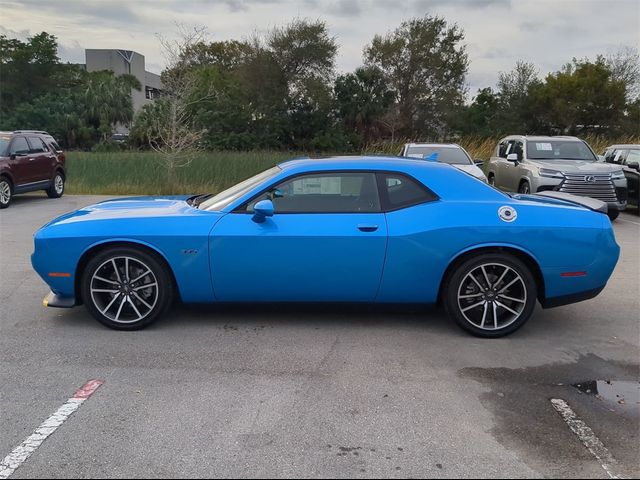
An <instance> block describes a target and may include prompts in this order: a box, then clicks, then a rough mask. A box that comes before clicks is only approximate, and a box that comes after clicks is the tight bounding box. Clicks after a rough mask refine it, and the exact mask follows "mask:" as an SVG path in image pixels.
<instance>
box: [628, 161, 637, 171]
mask: <svg viewBox="0 0 640 480" xmlns="http://www.w3.org/2000/svg"><path fill="white" fill-rule="evenodd" d="M627 167H629V168H633V169H634V170H638V171H639V172H640V163H638V162H629V163H627Z"/></svg>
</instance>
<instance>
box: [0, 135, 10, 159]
mask: <svg viewBox="0 0 640 480" xmlns="http://www.w3.org/2000/svg"><path fill="white" fill-rule="evenodd" d="M10 142H11V137H9V136H2V137H0V156H3V157H4V156H6V155H7V149H8V148H9V143H10Z"/></svg>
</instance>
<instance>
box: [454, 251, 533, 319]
mask: <svg viewBox="0 0 640 480" xmlns="http://www.w3.org/2000/svg"><path fill="white" fill-rule="evenodd" d="M526 304H527V287H526V284H525V282H524V280H523V279H522V277H521V276H520V275H519V274H518V272H516V271H515V270H514V269H513V268H511V267H509V266H507V265H504V264H501V263H486V264H482V265H480V266H478V267H475V268H474V269H473V270H471V271H470V272H469V273H467V275H465V276H464V278H463V279H462V282H460V287H459V288H458V308H459V309H460V312H461V314H462V315H463V317H464V318H465V320H466V321H467V322H469V323H470V324H471V325H473V326H474V327H476V328H480V329H482V330H488V331H490V330H494V331H495V330H501V329H504V328H506V327H508V326H509V325H511V324H513V323H514V322H515V321H517V320H518V319H519V318H520V316H521V315H522V312H523V311H524V309H525V306H526Z"/></svg>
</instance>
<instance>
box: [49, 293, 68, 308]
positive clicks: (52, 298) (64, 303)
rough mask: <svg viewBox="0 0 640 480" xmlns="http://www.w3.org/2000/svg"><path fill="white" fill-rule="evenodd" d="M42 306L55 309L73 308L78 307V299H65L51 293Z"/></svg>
mask: <svg viewBox="0 0 640 480" xmlns="http://www.w3.org/2000/svg"><path fill="white" fill-rule="evenodd" d="M42 305H44V306H45V307H54V308H71V307H75V306H76V299H75V298H72V297H63V296H61V295H57V294H55V293H53V292H49V295H47V296H46V297H44V300H42Z"/></svg>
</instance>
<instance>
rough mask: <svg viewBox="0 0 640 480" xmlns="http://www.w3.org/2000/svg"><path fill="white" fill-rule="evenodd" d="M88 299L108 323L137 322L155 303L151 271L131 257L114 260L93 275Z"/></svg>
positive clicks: (156, 300)
mask: <svg viewBox="0 0 640 480" xmlns="http://www.w3.org/2000/svg"><path fill="white" fill-rule="evenodd" d="M90 292H91V299H92V301H93V303H94V305H95V306H96V308H97V309H98V310H99V311H100V313H101V314H102V315H104V316H105V317H106V318H108V319H109V320H112V321H114V322H116V323H120V324H128V323H135V322H139V321H140V320H142V319H144V318H145V317H147V316H148V315H149V314H150V313H151V312H152V310H153V309H154V307H155V306H156V303H157V302H158V298H159V288H158V280H157V278H156V276H155V275H154V273H153V271H152V270H151V268H150V267H148V266H147V265H145V264H144V263H143V262H142V261H140V260H138V259H136V258H133V257H127V256H122V257H120V256H119V257H113V258H110V259H109V260H107V261H105V262H104V263H102V264H101V265H100V266H99V267H98V268H97V269H96V270H95V271H94V273H93V275H92V277H91V285H90Z"/></svg>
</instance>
